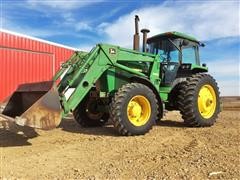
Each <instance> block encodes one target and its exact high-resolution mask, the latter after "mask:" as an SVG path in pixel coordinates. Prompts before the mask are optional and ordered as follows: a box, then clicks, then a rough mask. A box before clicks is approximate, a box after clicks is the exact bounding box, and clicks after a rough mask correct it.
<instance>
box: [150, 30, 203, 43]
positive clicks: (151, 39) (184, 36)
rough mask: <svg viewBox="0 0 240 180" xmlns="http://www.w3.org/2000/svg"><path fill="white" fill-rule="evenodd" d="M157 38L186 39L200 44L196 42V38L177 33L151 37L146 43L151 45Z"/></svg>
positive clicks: (172, 32)
mask: <svg viewBox="0 0 240 180" xmlns="http://www.w3.org/2000/svg"><path fill="white" fill-rule="evenodd" d="M159 38H183V39H187V40H190V41H193V42H196V43H198V44H200V41H198V40H197V39H196V38H194V37H192V36H189V35H187V34H184V33H181V32H177V31H171V32H165V33H161V34H158V35H155V36H152V37H150V38H148V40H147V42H148V43H151V42H152V41H154V40H155V39H159Z"/></svg>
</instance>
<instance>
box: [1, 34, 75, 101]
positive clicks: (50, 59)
mask: <svg viewBox="0 0 240 180" xmlns="http://www.w3.org/2000/svg"><path fill="white" fill-rule="evenodd" d="M75 50H76V49H74V48H71V47H68V46H64V45H61V44H57V43H53V42H49V41H45V40H42V39H38V38H34V37H30V36H26V35H22V34H19V33H15V32H11V31H7V30H0V102H1V101H3V100H4V99H5V98H6V97H7V96H9V95H10V94H11V93H12V92H13V91H14V90H15V89H16V88H17V86H18V85H19V84H22V83H30V82H36V81H45V80H50V79H51V78H52V76H53V75H54V74H55V72H56V71H57V70H58V69H59V68H60V65H61V64H62V63H63V62H64V61H66V60H67V59H68V58H69V57H70V56H71V55H72V54H73V52H74V51H75Z"/></svg>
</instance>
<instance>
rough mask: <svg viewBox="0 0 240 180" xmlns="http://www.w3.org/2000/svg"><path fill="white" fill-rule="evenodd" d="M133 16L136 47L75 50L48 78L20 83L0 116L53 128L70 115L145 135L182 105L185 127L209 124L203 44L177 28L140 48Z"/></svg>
mask: <svg viewBox="0 0 240 180" xmlns="http://www.w3.org/2000/svg"><path fill="white" fill-rule="evenodd" d="M138 21H139V18H138V16H136V17H135V35H134V43H133V47H134V50H131V49H126V48H121V47H119V46H115V45H109V44H98V45H96V47H94V48H93V49H92V50H91V51H90V52H88V53H87V52H81V51H78V52H75V53H74V54H73V56H72V57H71V58H70V59H69V60H68V61H67V62H66V63H64V64H63V65H62V67H61V69H60V70H59V71H58V72H57V73H56V75H55V76H54V77H53V79H52V81H48V82H38V83H30V84H22V85H20V86H19V87H18V88H17V90H16V91H15V92H14V93H13V94H12V96H10V98H9V100H8V102H6V106H5V107H4V108H3V110H2V112H1V114H0V117H2V118H5V119H6V120H9V121H12V122H14V123H16V124H18V125H20V126H30V127H33V128H41V129H52V128H55V127H57V126H58V125H59V124H60V122H61V119H62V118H64V117H66V116H67V115H68V114H69V113H73V116H74V118H75V120H76V121H77V122H78V123H79V124H80V125H81V126H83V127H94V126H103V125H104V124H105V123H106V122H108V121H111V122H112V123H113V125H114V127H115V128H116V129H117V130H118V132H119V133H120V134H121V135H126V136H129V135H142V134H145V133H147V132H148V131H149V130H150V129H151V128H152V126H153V125H154V124H155V123H156V121H159V120H160V119H161V118H162V117H163V112H164V109H166V110H168V111H172V110H179V111H180V112H181V114H182V117H183V120H184V122H185V123H186V125H188V126H194V127H206V126H212V125H213V124H214V123H215V121H216V119H217V116H218V114H219V112H220V102H219V89H218V86H217V83H216V81H215V80H214V79H213V78H212V76H210V75H209V74H207V72H208V68H207V67H206V64H202V65H201V64H200V58H199V47H200V46H204V44H203V43H201V42H200V41H198V40H197V39H195V38H194V37H191V36H188V35H186V34H183V33H179V32H167V33H163V34H159V35H156V36H153V37H150V38H147V33H148V32H149V30H147V29H143V30H142V31H141V32H142V33H143V45H142V47H143V50H142V52H140V51H139V31H138Z"/></svg>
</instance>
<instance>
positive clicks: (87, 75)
mask: <svg viewBox="0 0 240 180" xmlns="http://www.w3.org/2000/svg"><path fill="white" fill-rule="evenodd" d="M133 52H134V51H131V50H130V51H129V50H127V49H123V48H119V47H117V46H112V45H106V44H104V45H103V44H98V45H97V46H96V47H95V48H94V49H92V50H91V51H90V52H89V53H88V54H84V55H82V54H81V55H82V56H81V57H80V56H79V55H76V54H75V55H73V59H74V58H76V57H78V59H77V60H75V61H73V60H69V61H68V62H67V63H66V64H65V65H64V67H65V70H66V69H68V70H67V72H66V73H65V75H64V77H63V78H62V80H61V82H60V83H59V85H58V92H59V96H60V102H61V104H62V108H63V116H66V115H67V114H68V113H69V112H71V111H74V109H75V108H76V107H77V106H78V104H79V103H80V102H81V101H82V100H83V98H84V97H85V96H86V94H87V93H88V92H89V91H90V90H91V88H93V87H94V86H95V83H96V81H97V80H98V79H99V78H100V77H101V76H102V75H103V73H104V72H105V71H106V70H108V69H109V68H116V69H121V70H123V71H126V72H129V73H132V74H135V75H138V76H142V77H146V75H145V74H144V73H141V72H138V71H137V70H134V69H132V68H129V67H127V66H124V65H122V64H120V63H118V60H121V59H123V60H124V61H126V62H129V61H131V60H132V61H139V60H142V61H145V62H154V59H155V58H156V57H155V55H154V56H152V57H151V56H149V55H144V53H139V52H134V53H133ZM126 57H128V58H126ZM121 61H122V60H121ZM156 62H157V61H156ZM155 64H156V65H157V63H155ZM63 72H64V71H63V70H60V72H59V73H57V74H56V77H55V78H54V80H57V79H58V78H59V77H60V76H61V75H62V74H63ZM152 78H153V79H154V77H152ZM156 78H159V76H158V75H157V77H156ZM71 88H73V89H74V91H73V92H72V93H71V95H70V97H69V98H68V99H67V98H66V96H65V94H66V93H67V92H68V91H69V90H70V89H71Z"/></svg>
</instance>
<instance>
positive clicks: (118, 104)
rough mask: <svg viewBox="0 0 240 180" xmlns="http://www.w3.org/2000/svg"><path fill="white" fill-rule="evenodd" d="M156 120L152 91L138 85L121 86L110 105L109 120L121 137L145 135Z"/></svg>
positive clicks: (155, 101) (156, 104)
mask: <svg viewBox="0 0 240 180" xmlns="http://www.w3.org/2000/svg"><path fill="white" fill-rule="evenodd" d="M157 118H158V102H157V99H156V96H155V94H154V93H153V91H152V90H151V89H150V88H148V87H147V86H145V85H143V84H140V83H130V84H126V85H123V86H122V88H120V89H119V90H118V92H117V93H116V94H115V96H114V98H113V101H112V103H111V105H110V119H111V120H112V121H113V125H114V127H115V128H116V129H117V130H118V132H119V133H120V134H121V135H125V136H130V135H142V134H145V133H147V132H148V131H149V130H150V129H151V128H152V126H153V125H154V124H155V121H156V119H157Z"/></svg>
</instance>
